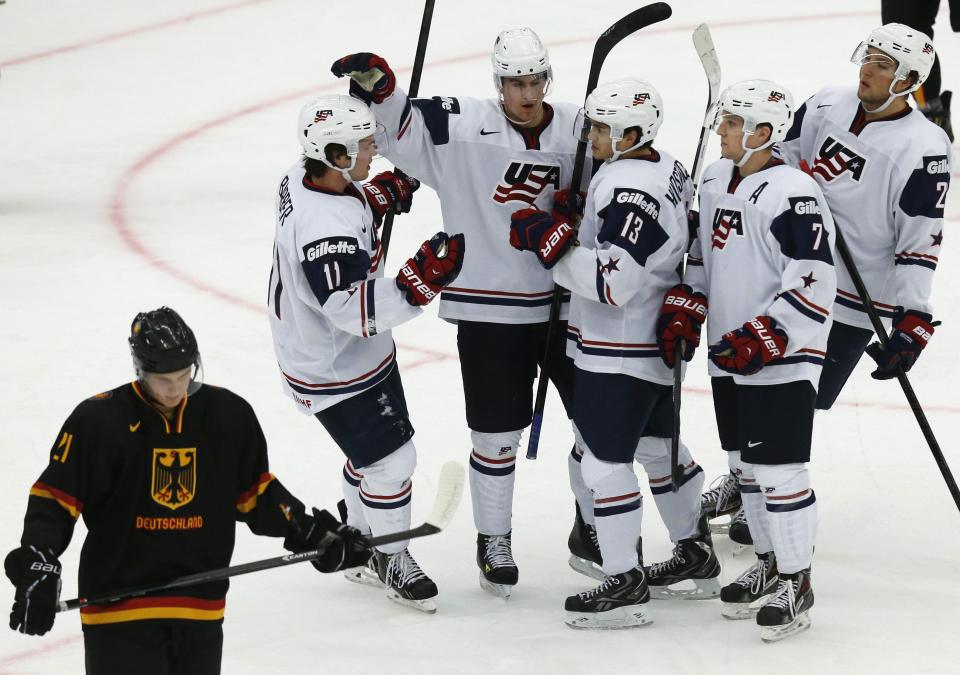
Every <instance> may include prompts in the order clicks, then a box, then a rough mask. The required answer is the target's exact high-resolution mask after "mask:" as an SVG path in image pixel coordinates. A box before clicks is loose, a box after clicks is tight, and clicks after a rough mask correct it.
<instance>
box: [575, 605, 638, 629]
mask: <svg viewBox="0 0 960 675" xmlns="http://www.w3.org/2000/svg"><path fill="white" fill-rule="evenodd" d="M564 623H565V624H567V625H568V626H569V627H570V628H573V629H574V630H622V629H624V628H640V627H641V626H648V625H650V624H651V623H653V618H652V617H651V616H650V613H649V612H647V609H646V607H644V606H643V605H630V606H629V607H617V608H615V609H610V610H607V611H606V612H567V618H566V619H564Z"/></svg>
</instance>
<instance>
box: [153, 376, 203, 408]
mask: <svg viewBox="0 0 960 675" xmlns="http://www.w3.org/2000/svg"><path fill="white" fill-rule="evenodd" d="M192 371H193V366H188V367H186V368H184V369H183V370H175V371H174V372H172V373H144V374H143V386H144V389H146V393H147V396H148V397H149V398H151V399H153V401H154V403H156V404H158V405H159V406H160V408H161V409H163V410H173V409H174V408H176V407H177V406H178V405H180V401H182V400H183V397H184V396H186V395H187V389H188V388H189V387H190V380H191V379H192V378H191V374H192Z"/></svg>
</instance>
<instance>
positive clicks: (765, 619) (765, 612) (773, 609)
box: [757, 567, 813, 642]
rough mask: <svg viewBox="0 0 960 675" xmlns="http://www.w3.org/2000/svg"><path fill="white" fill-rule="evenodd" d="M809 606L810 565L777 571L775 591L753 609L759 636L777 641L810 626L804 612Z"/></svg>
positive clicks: (810, 601)
mask: <svg viewBox="0 0 960 675" xmlns="http://www.w3.org/2000/svg"><path fill="white" fill-rule="evenodd" d="M811 607H813V587H812V586H810V568H809V567H808V568H807V569H805V570H800V571H799V572H794V573H793V574H781V575H780V577H779V582H778V585H777V592H776V593H775V594H774V595H773V597H771V598H770V599H769V600H768V601H767V603H766V604H765V605H764V606H763V607H761V608H760V611H759V612H757V625H759V626H760V639H761V640H763V641H764V642H777V641H778V640H783V639H785V638H788V637H790V636H791V635H796V634H797V633H802V632H803V631H805V630H807V629H808V628H809V627H810V615H809V614H808V612H809V611H810V608H811Z"/></svg>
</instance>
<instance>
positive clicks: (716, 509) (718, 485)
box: [700, 473, 740, 534]
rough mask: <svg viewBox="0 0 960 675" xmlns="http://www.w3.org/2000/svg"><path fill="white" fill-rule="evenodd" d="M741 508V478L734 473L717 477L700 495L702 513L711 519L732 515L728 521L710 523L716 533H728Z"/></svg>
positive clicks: (712, 530) (711, 529) (711, 528)
mask: <svg viewBox="0 0 960 675" xmlns="http://www.w3.org/2000/svg"><path fill="white" fill-rule="evenodd" d="M739 509H740V479H739V478H737V477H736V475H734V474H733V473H727V474H726V475H724V476H719V477H717V478H716V479H715V480H714V481H713V482H712V483H711V484H710V489H709V490H707V491H706V492H704V493H703V494H702V495H700V515H701V516H706V517H707V518H709V519H710V520H714V519H717V518H721V517H723V516H731V519H730V520H728V521H727V522H723V521H720V522H716V523H711V524H710V531H711V532H713V533H714V534H726V533H727V532H728V531H729V529H730V524H731V521H732V516H733V514H735V513H736V512H737V511H738V510H739Z"/></svg>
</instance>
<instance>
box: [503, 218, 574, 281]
mask: <svg viewBox="0 0 960 675" xmlns="http://www.w3.org/2000/svg"><path fill="white" fill-rule="evenodd" d="M576 240H577V231H576V230H574V229H573V226H572V225H570V223H569V222H567V221H565V220H556V219H555V218H554V217H553V216H551V215H550V214H549V213H547V212H546V211H541V210H540V209H521V210H519V211H515V212H514V213H513V215H512V216H510V245H511V246H513V247H514V248H515V249H517V250H520V251H533V252H534V253H536V254H537V258H538V259H539V260H540V264H541V265H543V266H544V267H545V268H546V269H550V268H551V267H553V266H554V265H556V264H557V261H559V260H560V258H562V257H563V255H564V254H565V253H566V252H567V249H569V248H570V247H571V246H573V244H574V242H575V241H576Z"/></svg>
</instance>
